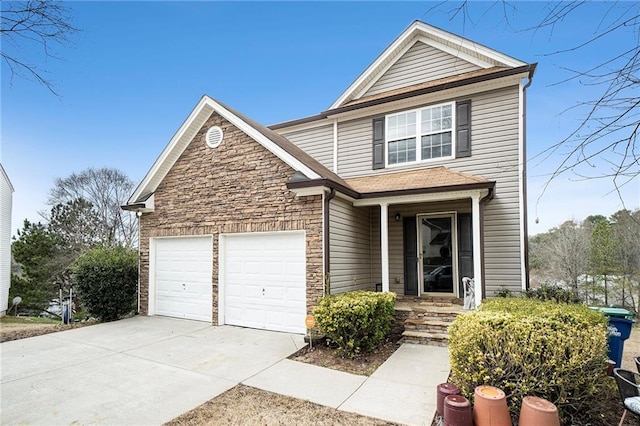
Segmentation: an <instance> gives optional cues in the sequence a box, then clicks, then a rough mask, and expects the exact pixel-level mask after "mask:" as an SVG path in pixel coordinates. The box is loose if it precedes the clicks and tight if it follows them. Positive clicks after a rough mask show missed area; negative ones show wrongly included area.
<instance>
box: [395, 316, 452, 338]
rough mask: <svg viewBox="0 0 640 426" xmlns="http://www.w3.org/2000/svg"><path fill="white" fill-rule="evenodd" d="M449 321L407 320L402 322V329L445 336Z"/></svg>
mask: <svg viewBox="0 0 640 426" xmlns="http://www.w3.org/2000/svg"><path fill="white" fill-rule="evenodd" d="M450 325H451V321H439V320H432V319H418V318H409V319H407V320H405V322H404V329H405V330H410V331H426V332H429V333H439V334H447V332H448V329H449V326H450Z"/></svg>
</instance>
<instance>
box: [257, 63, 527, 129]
mask: <svg viewBox="0 0 640 426" xmlns="http://www.w3.org/2000/svg"><path fill="white" fill-rule="evenodd" d="M537 65H538V64H537V63H536V64H527V65H523V66H520V67H516V68H509V69H506V70H501V71H496V72H494V73H491V74H485V75H480V76H475V77H469V78H465V79H463V80H458V81H452V82H448V83H442V84H437V85H435V86H432V87H423V88H421V89H416V90H412V91H410V92H405V93H398V94H395V95H390V96H385V97H382V98H378V99H372V100H370V101H365V102H360V103H357V104H354V105H345V106H341V107H338V108H334V109H329V110H326V111H322V112H321V113H319V114H316V115H312V116H309V117H303V118H298V119H296V120H291V121H285V122H283V123H277V124H273V125H271V126H267V128H269V129H271V130H278V129H283V128H287V127H291V126H295V125H298V124H306V123H311V122H314V121H318V120H322V119H325V118H329V117H330V116H332V115H335V114H339V113H342V112H347V111H353V110H358V109H362V108H367V107H371V106H376V105H380V104H385V103H388V102H393V101H398V100H402V99H407V98H411V97H413V96H420V95H424V94H427V93H433V92H438V91H441V90H445V89H452V88H456V87H462V86H467V85H470V84H475V83H482V82H484V81H488V80H492V79H495V78H501V77H509V76H511V75H516V74H520V73H523V72H529V80H531V77H532V76H533V73H534V72H535V70H536V66H537Z"/></svg>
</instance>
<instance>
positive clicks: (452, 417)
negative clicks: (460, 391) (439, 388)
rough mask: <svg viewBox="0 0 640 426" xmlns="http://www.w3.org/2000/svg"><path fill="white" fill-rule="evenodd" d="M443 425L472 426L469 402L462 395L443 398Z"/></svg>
mask: <svg viewBox="0 0 640 426" xmlns="http://www.w3.org/2000/svg"><path fill="white" fill-rule="evenodd" d="M444 426H473V414H472V412H471V403H470V402H469V400H468V399H467V398H465V397H464V396H462V395H447V396H446V397H445V398H444Z"/></svg>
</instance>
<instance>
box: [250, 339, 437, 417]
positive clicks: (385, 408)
mask: <svg viewBox="0 0 640 426" xmlns="http://www.w3.org/2000/svg"><path fill="white" fill-rule="evenodd" d="M448 376H449V352H448V350H447V348H440V347H434V346H424V345H413V344H406V343H405V344H403V345H402V346H400V348H398V350H397V351H396V352H395V353H394V354H393V355H392V356H391V357H390V358H389V359H388V360H387V361H386V362H385V363H384V364H382V365H381V366H380V368H378V369H377V370H376V371H375V372H374V373H373V374H372V375H371V376H370V377H366V376H358V375H355V374H349V373H343V372H340V371H336V370H331V369H328V368H323V367H317V366H315V365H310V364H305V363H301V362H296V361H291V360H288V359H283V360H282V361H280V362H278V363H277V364H275V365H273V366H272V367H269V368H267V369H266V370H264V371H262V372H260V373H258V374H257V375H255V376H253V377H251V378H250V379H248V380H245V381H244V382H243V384H245V385H247V386H253V387H256V388H259V389H263V390H267V391H270V392H275V393H279V394H282V395H288V396H292V397H295V398H300V399H306V400H309V401H312V402H315V403H317V404H322V405H326V406H329V407H333V408H337V409H339V410H344V411H350V412H353V413H358V414H362V415H365V416H370V417H375V418H378V419H382V420H386V421H390V422H396V423H401V424H406V425H430V424H431V421H432V420H433V416H434V415H435V410H436V387H437V385H438V384H439V383H443V382H446V381H447V378H448Z"/></svg>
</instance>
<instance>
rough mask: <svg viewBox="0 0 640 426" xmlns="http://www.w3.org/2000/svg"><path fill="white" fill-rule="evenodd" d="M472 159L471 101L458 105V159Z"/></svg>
mask: <svg viewBox="0 0 640 426" xmlns="http://www.w3.org/2000/svg"><path fill="white" fill-rule="evenodd" d="M461 157H471V101H461V102H458V103H457V104H456V158H461Z"/></svg>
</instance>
